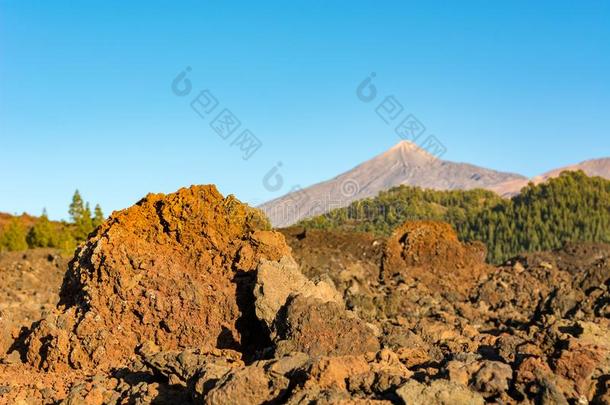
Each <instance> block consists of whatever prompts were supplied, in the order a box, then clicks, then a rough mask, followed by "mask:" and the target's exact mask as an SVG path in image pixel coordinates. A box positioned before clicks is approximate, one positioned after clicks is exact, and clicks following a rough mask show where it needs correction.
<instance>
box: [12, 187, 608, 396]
mask: <svg viewBox="0 0 610 405" xmlns="http://www.w3.org/2000/svg"><path fill="white" fill-rule="evenodd" d="M288 246H290V247H292V251H293V254H292V253H291V249H290V248H289V247H288ZM483 257H484V249H483V248H482V247H481V246H480V245H478V244H462V243H460V242H459V241H458V240H457V238H456V237H455V233H454V232H453V231H452V230H451V229H450V228H448V226H447V225H444V224H439V223H433V222H413V223H407V224H405V225H404V226H403V227H401V228H400V229H398V230H397V231H396V233H395V234H394V235H393V236H392V237H391V238H389V239H388V240H383V239H378V238H374V237H373V236H371V235H367V234H345V233H339V232H325V231H315V230H314V231H311V230H308V231H303V230H300V229H298V228H294V229H287V230H282V231H281V233H280V232H272V231H268V230H266V225H265V221H264V220H263V219H261V218H260V217H259V215H258V214H257V212H256V211H253V210H251V209H250V208H248V207H246V206H245V205H242V204H241V203H239V202H238V201H237V200H235V199H234V198H232V197H228V198H224V197H222V196H221V195H220V194H218V192H217V191H216V189H215V188H214V187H210V186H204V187H192V188H190V189H183V190H180V191H178V192H177V193H174V194H170V195H149V196H148V197H146V198H145V199H144V200H142V201H140V202H139V203H138V204H136V205H135V206H134V207H131V208H129V209H127V210H124V211H121V212H118V213H115V214H114V215H113V216H112V217H111V218H110V219H109V220H108V221H107V222H106V223H105V224H104V225H102V226H101V227H100V228H99V229H98V230H97V231H96V232H95V233H94V234H92V235H91V237H90V238H89V240H88V241H87V243H85V244H84V245H83V246H81V248H80V249H79V250H78V251H77V254H76V256H75V257H74V259H73V260H72V261H71V263H70V264H69V267H68V271H67V272H66V274H65V278H64V282H63V285H62V286H61V290H60V293H59V294H58V295H54V296H53V297H51V295H52V294H49V293H48V292H49V291H50V290H49V289H47V288H42V287H41V286H39V284H40V283H39V282H38V283H32V286H37V287H36V288H42V289H41V291H43V292H44V294H42V295H41V296H36V295H35V294H34V293H32V292H31V291H30V290H29V289H28V288H29V287H28V288H22V287H24V286H21V287H19V286H20V284H19V282H20V280H21V281H27V280H30V278H27V276H24V277H23V278H22V279H21V278H19V277H14V274H18V273H15V272H14V270H15V269H17V268H18V267H19V266H21V267H20V268H21V270H20V271H21V273H23V270H24V269H27V270H26V271H25V273H23V274H27V273H33V274H39V271H40V270H39V268H40V269H44V268H49V267H53V268H55V269H56V271H57V270H58V268H57V267H56V266H61V265H62V262H61V261H56V260H55V259H53V260H52V261H49V260H48V258H47V259H44V258H43V257H39V256H36V254H35V253H29V252H28V256H27V257H25V258H24V257H21V256H20V257H17V256H14V257H8V256H1V255H0V270H2V271H3V272H4V274H3V273H0V278H1V279H2V280H4V281H6V282H8V283H14V284H15V286H17V287H19V288H17V289H16V291H19V292H20V294H15V295H9V294H5V296H1V297H2V299H3V300H0V305H1V308H3V309H4V313H5V314H7V313H9V314H11V315H13V316H16V317H22V319H11V320H10V325H13V326H15V327H16V329H15V328H13V329H15V330H16V332H11V333H8V334H5V335H2V336H3V337H4V339H5V341H6V342H5V344H4V348H3V352H2V353H0V403H11V404H13V403H16V404H24V403H25V404H30V403H32V404H39V403H43V404H58V403H63V404H149V403H155V404H175V403H185V404H188V403H199V404H200V403H207V404H224V403H246V402H247V403H261V404H262V403H288V404H304V403H319V404H337V403H339V404H341V403H344V404H348V403H349V404H354V403H355V404H376V403H380V404H386V403H387V404H390V403H394V404H404V403H407V404H412V403H413V404H418V403H422V404H453V403H461V404H482V403H498V404H516V403H524V404H586V403H591V404H610V309H609V305H610V300H609V297H610V296H609V294H610V291H609V288H610V246H608V245H602V244H583V243H581V244H569V245H567V246H565V247H564V248H563V249H561V250H559V251H556V252H540V253H532V254H527V255H522V256H519V257H517V258H515V259H513V260H511V261H510V262H508V263H506V264H505V265H503V266H500V267H497V268H492V267H490V266H488V265H486V264H485V263H484V262H483V259H482V258H483ZM43 259H44V260H43ZM6 260H8V261H9V262H8V263H7V262H6ZM26 263H27V265H26ZM50 284H51V283H50ZM58 284H59V282H58V283H56V285H58ZM26 287H27V286H26ZM9 288H10V287H9V286H5V287H4V290H2V291H5V292H8V291H9ZM22 291H28V293H26V294H21V292H22ZM12 300H15V301H16V302H17V303H22V304H23V305H22V307H23V309H24V310H23V311H20V310H19V308H18V307H19V305H15V303H14V302H13V301H12ZM57 301H59V304H58V305H57V306H56V307H54V304H56V303H57ZM36 318H40V320H36ZM32 320H34V323H33V324H32ZM0 322H5V323H4V324H5V325H7V324H8V323H6V322H7V318H6V317H4V318H2V319H1V320H0ZM21 327H24V329H23V330H21ZM7 347H10V349H7Z"/></svg>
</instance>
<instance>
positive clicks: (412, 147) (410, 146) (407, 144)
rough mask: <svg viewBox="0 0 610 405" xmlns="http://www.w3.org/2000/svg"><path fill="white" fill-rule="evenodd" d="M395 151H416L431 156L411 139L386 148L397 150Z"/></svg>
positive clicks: (392, 150)
mask: <svg viewBox="0 0 610 405" xmlns="http://www.w3.org/2000/svg"><path fill="white" fill-rule="evenodd" d="M397 151H399V152H403V151H404V152H416V153H421V154H424V155H427V156H432V155H431V154H430V153H428V151H426V150H425V149H422V148H421V147H419V146H418V145H417V144H415V143H413V142H411V141H400V142H398V143H397V144H396V145H394V146H392V147H391V148H390V149H388V150H387V152H397Z"/></svg>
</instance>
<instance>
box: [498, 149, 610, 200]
mask: <svg viewBox="0 0 610 405" xmlns="http://www.w3.org/2000/svg"><path fill="white" fill-rule="evenodd" d="M578 170H582V171H583V172H585V174H586V175H587V176H599V177H603V178H605V179H608V180H610V158H602V159H592V160H586V161H584V162H581V163H578V164H575V165H570V166H565V167H561V168H559V169H554V170H551V171H548V172H546V173H544V174H541V175H540V176H536V177H533V178H531V179H525V180H524V179H515V180H509V181H506V182H503V183H500V184H496V185H494V186H491V187H488V189H489V190H491V191H493V192H495V193H497V194H499V195H501V196H502V197H512V196H514V195H517V194H519V192H520V191H521V189H522V188H523V187H525V186H527V184H528V183H529V182H532V183H534V184H540V183H544V182H545V181H547V180H549V179H552V178H555V177H558V176H559V175H560V174H561V173H562V172H566V171H571V172H575V171H578Z"/></svg>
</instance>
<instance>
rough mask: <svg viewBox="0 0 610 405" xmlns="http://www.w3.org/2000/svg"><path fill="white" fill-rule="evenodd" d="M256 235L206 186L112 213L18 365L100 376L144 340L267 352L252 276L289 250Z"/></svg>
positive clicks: (240, 209)
mask: <svg viewBox="0 0 610 405" xmlns="http://www.w3.org/2000/svg"><path fill="white" fill-rule="evenodd" d="M266 229H268V224H267V222H266V219H265V218H264V217H263V216H261V214H260V213H259V212H258V211H257V210H255V209H252V208H250V207H248V206H246V205H244V204H242V203H240V202H239V201H238V200H237V199H235V198H234V197H233V196H229V197H226V198H224V197H223V196H222V195H221V194H220V193H219V192H218V191H217V190H216V188H215V187H214V186H193V187H190V188H184V189H181V190H179V191H177V192H176V193H173V194H169V195H164V194H150V195H148V196H147V197H146V198H144V199H143V200H141V201H140V202H138V203H137V204H136V205H134V206H132V207H131V208H128V209H126V210H123V211H120V212H115V213H114V214H113V215H112V216H111V217H110V219H108V220H107V221H106V222H105V223H104V224H103V225H102V226H101V227H100V228H98V229H97V230H96V231H95V233H94V234H92V235H91V236H90V238H89V240H88V241H87V242H86V243H85V244H84V245H82V246H81V247H80V248H79V250H78V251H77V253H76V255H75V257H74V259H73V260H72V262H71V263H70V265H69V269H68V271H67V273H66V276H65V279H64V283H63V286H62V289H61V293H60V296H61V299H60V302H59V304H58V308H57V310H56V311H54V312H53V313H52V314H50V315H49V316H47V317H46V318H44V319H43V320H42V321H40V322H38V323H37V324H35V325H34V327H33V328H32V331H31V334H30V336H29V337H28V338H27V341H26V345H27V360H28V362H29V363H30V364H32V365H35V366H37V367H41V368H43V369H64V368H66V367H71V368H82V369H87V368H92V367H96V368H102V369H103V368H107V367H116V366H119V365H121V364H124V363H125V362H126V361H127V360H128V359H129V358H130V357H132V356H133V355H134V353H135V350H136V348H137V347H138V346H139V345H141V344H142V343H143V342H146V341H152V342H154V343H155V344H156V345H158V346H159V347H160V348H161V349H163V350H173V349H180V348H189V347H199V348H221V349H233V350H236V351H239V352H242V353H246V354H247V353H249V352H252V351H254V350H256V349H259V348H260V347H261V345H265V344H268V343H269V342H268V341H265V340H266V339H268V336H264V335H262V334H260V333H257V332H256V331H258V330H260V327H259V326H260V324H259V321H258V320H257V318H256V316H255V312H254V306H253V302H254V297H253V293H252V289H253V286H254V282H255V269H256V266H257V264H258V263H259V261H260V259H263V258H264V259H268V260H279V259H280V258H281V257H283V256H286V255H290V249H289V248H288V246H287V245H286V244H285V241H284V237H283V236H282V235H281V234H279V233H276V232H272V231H268V230H266Z"/></svg>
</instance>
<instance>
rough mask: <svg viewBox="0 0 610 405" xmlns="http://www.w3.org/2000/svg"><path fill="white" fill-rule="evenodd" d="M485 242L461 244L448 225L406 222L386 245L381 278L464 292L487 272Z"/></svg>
mask: <svg viewBox="0 0 610 405" xmlns="http://www.w3.org/2000/svg"><path fill="white" fill-rule="evenodd" d="M485 255H486V249H485V245H483V244H482V243H479V242H475V243H461V242H460V241H459V240H458V237H457V234H456V233H455V231H454V230H453V228H452V227H451V225H449V224H447V223H444V222H434V221H409V222H405V223H404V224H403V225H402V226H400V227H399V228H397V229H396V230H395V231H394V232H393V233H392V235H391V236H390V238H389V239H388V241H387V244H386V250H385V253H384V257H383V263H382V274H381V275H382V279H383V280H384V282H386V283H392V282H394V281H396V280H398V281H405V280H416V281H421V282H423V284H424V285H425V286H426V287H428V288H430V289H431V290H432V291H439V292H448V291H451V292H455V293H458V294H462V295H463V294H464V293H465V292H466V291H468V290H469V289H470V288H472V287H473V286H474V285H475V284H476V282H477V281H478V280H479V278H480V277H481V276H482V275H484V274H486V273H488V272H489V270H490V267H489V266H487V265H486V264H485Z"/></svg>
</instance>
